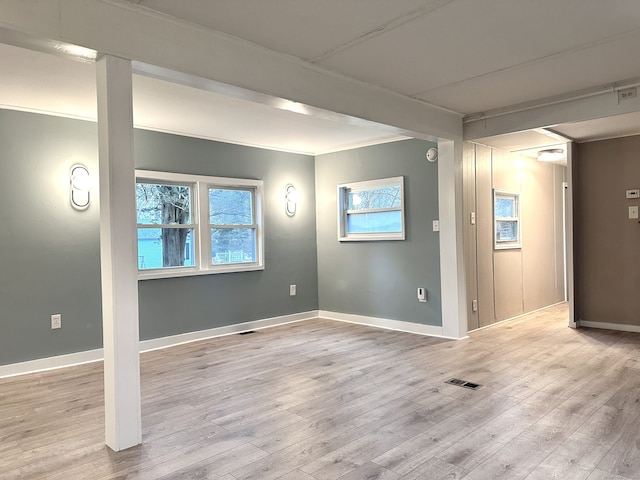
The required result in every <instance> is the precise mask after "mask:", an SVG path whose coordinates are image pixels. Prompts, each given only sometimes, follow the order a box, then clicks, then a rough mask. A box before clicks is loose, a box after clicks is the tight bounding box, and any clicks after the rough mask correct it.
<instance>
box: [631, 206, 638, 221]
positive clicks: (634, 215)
mask: <svg viewBox="0 0 640 480" xmlns="http://www.w3.org/2000/svg"><path fill="white" fill-rule="evenodd" d="M629 218H633V219H637V218H638V205H630V206H629Z"/></svg>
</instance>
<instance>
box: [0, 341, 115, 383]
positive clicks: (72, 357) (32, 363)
mask: <svg viewBox="0 0 640 480" xmlns="http://www.w3.org/2000/svg"><path fill="white" fill-rule="evenodd" d="M103 359H104V353H103V352H102V349H101V348H96V349H95V350H86V351H84V352H77V353H68V354H66V355H57V356H55V357H47V358H39V359H37V360H29V361H28V362H20V363H10V364H9V365H0V378H7V377H15V376H16V375H26V374H29V373H37V372H44V371H47V370H56V369H58V368H65V367H73V366H74V365H82V364H84V363H92V362H101V361H102V360H103Z"/></svg>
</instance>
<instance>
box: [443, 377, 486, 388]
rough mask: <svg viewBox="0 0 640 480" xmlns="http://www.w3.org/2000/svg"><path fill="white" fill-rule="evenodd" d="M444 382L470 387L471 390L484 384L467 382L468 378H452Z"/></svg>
mask: <svg viewBox="0 0 640 480" xmlns="http://www.w3.org/2000/svg"><path fill="white" fill-rule="evenodd" d="M444 383H448V384H450V385H456V386H458V387H464V388H470V389H471V390H477V389H479V388H480V387H481V386H482V385H480V384H479V383H473V382H467V381H466V380H460V379H459V378H452V379H450V380H447V381H446V382H444Z"/></svg>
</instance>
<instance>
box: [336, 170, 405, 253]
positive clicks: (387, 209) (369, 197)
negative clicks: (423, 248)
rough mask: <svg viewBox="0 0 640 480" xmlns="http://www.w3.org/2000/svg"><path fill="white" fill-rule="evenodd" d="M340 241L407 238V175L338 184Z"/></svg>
mask: <svg viewBox="0 0 640 480" xmlns="http://www.w3.org/2000/svg"><path fill="white" fill-rule="evenodd" d="M338 219H339V220H338V222H339V224H338V239H339V240H340V241H366V240H404V238H405V230H404V177H393V178H383V179H380V180H370V181H366V182H356V183H347V184H343V185H338Z"/></svg>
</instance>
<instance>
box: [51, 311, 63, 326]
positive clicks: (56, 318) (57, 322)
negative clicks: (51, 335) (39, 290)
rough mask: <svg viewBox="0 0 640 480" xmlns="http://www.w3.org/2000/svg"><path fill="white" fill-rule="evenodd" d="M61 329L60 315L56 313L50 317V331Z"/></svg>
mask: <svg viewBox="0 0 640 480" xmlns="http://www.w3.org/2000/svg"><path fill="white" fill-rule="evenodd" d="M55 328H62V315H60V314H59V313H56V314H54V315H51V329H52V330H53V329H55Z"/></svg>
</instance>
